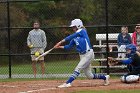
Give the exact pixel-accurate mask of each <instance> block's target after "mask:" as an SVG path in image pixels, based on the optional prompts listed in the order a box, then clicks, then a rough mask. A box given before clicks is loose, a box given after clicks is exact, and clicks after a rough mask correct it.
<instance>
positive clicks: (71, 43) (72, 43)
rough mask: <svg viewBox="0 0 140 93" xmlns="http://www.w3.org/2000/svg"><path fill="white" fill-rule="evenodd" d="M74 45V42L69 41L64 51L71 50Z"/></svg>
mask: <svg viewBox="0 0 140 93" xmlns="http://www.w3.org/2000/svg"><path fill="white" fill-rule="evenodd" d="M74 45H75V42H74V40H71V41H70V43H69V44H68V45H65V46H64V49H66V50H68V49H71V48H72V47H73V46H74Z"/></svg>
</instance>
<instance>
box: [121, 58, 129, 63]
mask: <svg viewBox="0 0 140 93" xmlns="http://www.w3.org/2000/svg"><path fill="white" fill-rule="evenodd" d="M121 62H122V63H123V64H131V63H132V59H131V58H129V59H127V60H122V61H121Z"/></svg>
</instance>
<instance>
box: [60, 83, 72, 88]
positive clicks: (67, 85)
mask: <svg viewBox="0 0 140 93" xmlns="http://www.w3.org/2000/svg"><path fill="white" fill-rule="evenodd" d="M68 87H71V84H70V83H68V84H67V83H64V84H62V85H59V86H58V88H68Z"/></svg>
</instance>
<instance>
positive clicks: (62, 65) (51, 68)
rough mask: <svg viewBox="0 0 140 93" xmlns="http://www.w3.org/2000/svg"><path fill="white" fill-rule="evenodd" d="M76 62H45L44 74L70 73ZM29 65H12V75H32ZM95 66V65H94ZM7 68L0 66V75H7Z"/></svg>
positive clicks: (38, 67) (39, 71)
mask: <svg viewBox="0 0 140 93" xmlns="http://www.w3.org/2000/svg"><path fill="white" fill-rule="evenodd" d="M78 62H79V61H78V60H68V61H53V62H45V70H46V71H45V72H46V74H49V73H53V74H57V73H59V74H62V73H72V72H73V70H74V68H75V67H76V66H77V64H78ZM29 63H30V64H18V65H16V64H13V65H12V74H32V65H31V62H29ZM95 64H97V63H95ZM37 69H38V73H41V70H40V65H39V64H37ZM8 73H9V67H8V66H1V67H0V74H8Z"/></svg>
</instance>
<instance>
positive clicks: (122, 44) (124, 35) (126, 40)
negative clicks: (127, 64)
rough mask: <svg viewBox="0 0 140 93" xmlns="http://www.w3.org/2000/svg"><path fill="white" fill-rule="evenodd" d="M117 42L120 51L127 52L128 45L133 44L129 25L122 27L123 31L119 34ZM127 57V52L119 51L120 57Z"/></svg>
mask: <svg viewBox="0 0 140 93" xmlns="http://www.w3.org/2000/svg"><path fill="white" fill-rule="evenodd" d="M117 43H118V52H126V50H125V48H126V45H128V44H131V36H130V34H129V33H128V27H126V26H123V27H121V33H120V34H119V35H118V38H117ZM125 57H126V53H118V58H125Z"/></svg>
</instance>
